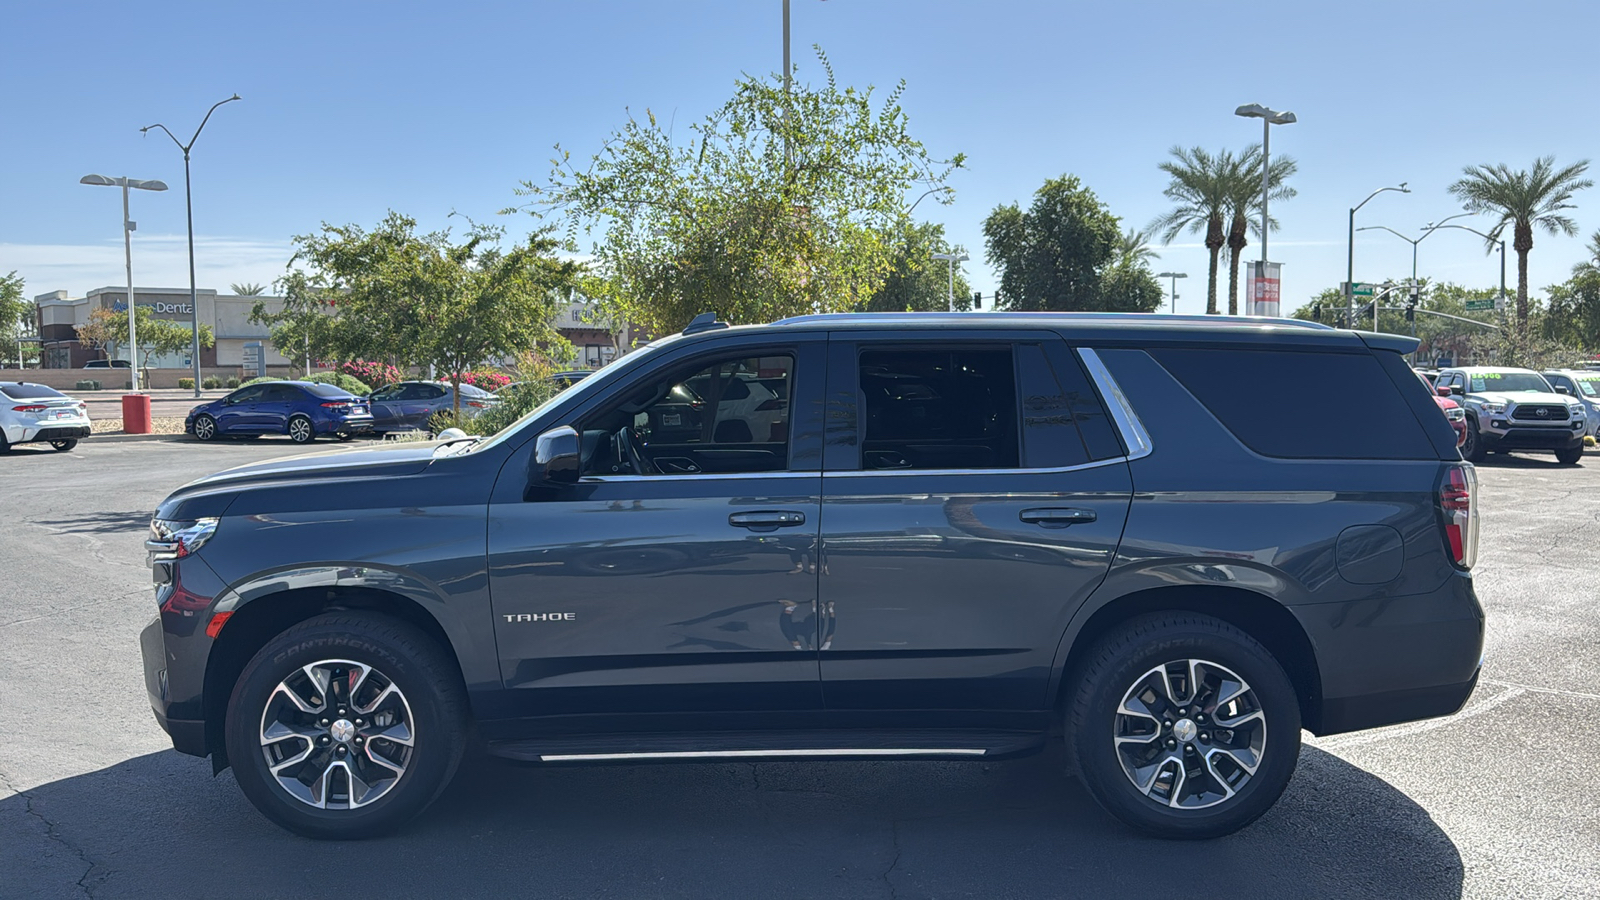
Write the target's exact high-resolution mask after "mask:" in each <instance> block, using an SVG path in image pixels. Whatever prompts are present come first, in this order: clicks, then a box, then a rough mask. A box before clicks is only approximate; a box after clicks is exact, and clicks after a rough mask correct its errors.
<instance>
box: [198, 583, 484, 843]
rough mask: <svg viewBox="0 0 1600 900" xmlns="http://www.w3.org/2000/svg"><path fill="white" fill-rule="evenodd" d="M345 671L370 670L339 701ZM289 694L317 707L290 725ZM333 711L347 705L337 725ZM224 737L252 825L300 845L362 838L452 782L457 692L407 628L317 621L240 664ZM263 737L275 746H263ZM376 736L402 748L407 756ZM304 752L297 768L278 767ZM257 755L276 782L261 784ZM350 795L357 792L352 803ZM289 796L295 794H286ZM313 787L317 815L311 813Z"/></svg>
mask: <svg viewBox="0 0 1600 900" xmlns="http://www.w3.org/2000/svg"><path fill="white" fill-rule="evenodd" d="M357 666H366V667H370V670H369V671H367V672H364V673H363V674H361V675H360V678H359V680H358V681H357V683H356V684H357V686H356V691H355V693H354V694H353V695H350V694H344V695H343V696H341V688H344V687H345V686H347V685H348V684H349V679H348V677H347V676H348V675H349V674H350V673H351V671H352V669H356V667H357ZM308 670H309V671H310V672H312V673H319V678H320V681H318V680H313V679H312V678H311V677H310V675H309V674H308ZM357 671H359V670H357ZM321 673H326V675H325V677H324V676H322V675H321ZM319 685H320V686H319ZM389 687H393V688H394V689H395V691H394V692H392V693H391V692H389V691H388V688H389ZM280 689H281V690H280ZM345 689H346V690H347V688H345ZM289 691H293V692H295V693H297V694H298V696H300V697H301V699H302V700H303V701H310V700H317V701H319V703H317V704H310V708H311V709H312V712H310V713H302V712H301V711H300V710H301V709H302V708H303V707H298V705H290V701H288V700H287V699H286V698H287V696H288V693H287V692H289ZM319 692H320V693H321V694H322V695H321V696H319ZM379 695H383V696H379ZM374 697H376V698H377V699H373V698H374ZM396 698H398V701H397V700H396ZM341 699H344V700H345V701H346V703H348V706H345V707H343V708H344V709H345V715H343V716H339V715H338V710H339V708H340V707H339V706H338V705H337V704H338V701H339V700H341ZM362 702H365V703H367V704H368V705H367V708H366V709H365V710H363V709H362V708H360V705H359V704H360V703H362ZM330 707H332V709H331V711H330ZM319 712H330V715H329V716H318V715H317V713H319ZM363 712H365V713H367V714H368V715H369V718H370V719H371V720H370V721H364V720H363V719H362V717H361V716H360V715H359V714H361V713H363ZM330 719H331V721H330ZM286 722H287V724H285V723H286ZM322 722H329V723H330V724H329V725H327V726H323V725H322V724H321V723H322ZM354 722H362V725H360V726H355V725H354V724H353V723H354ZM380 723H381V727H380ZM402 724H403V725H404V726H405V729H406V730H405V731H404V733H403V734H402V732H401V731H399V730H398V729H399V726H400V725H402ZM224 728H225V732H226V742H227V749H228V760H229V762H230V763H231V764H232V765H233V769H234V774H235V777H236V778H237V780H238V782H239V788H240V790H242V791H243V792H244V795H245V797H247V798H248V799H249V800H250V802H251V803H252V804H254V805H255V807H256V809H258V810H260V811H261V814H262V815H264V816H266V817H267V818H268V819H270V820H272V821H273V822H274V823H276V824H277V825H279V826H281V827H283V828H285V829H288V830H289V831H292V832H294V833H296V834H300V835H304V836H305V837H310V838H319V839H333V840H348V839H357V838H365V837H372V836H375V835H379V834H383V833H384V832H387V831H391V830H393V829H395V828H397V827H399V826H400V825H402V824H404V823H405V822H407V821H409V820H410V819H412V818H413V817H415V816H416V815H417V814H418V813H420V812H422V810H423V809H424V808H426V807H427V806H428V804H430V803H432V802H433V800H434V799H435V798H436V797H438V796H439V795H440V794H441V793H443V792H444V789H445V787H446V786H447V785H448V784H449V783H450V779H451V778H452V777H454V775H455V772H456V768H457V766H459V765H460V762H461V756H462V751H463V749H464V748H465V746H466V741H467V732H468V721H467V700H466V690H465V687H464V686H463V685H462V681H461V674H460V672H459V671H458V670H457V669H456V666H455V664H454V663H453V662H451V660H450V658H449V656H448V655H447V654H446V653H445V652H444V651H443V649H441V648H440V647H439V646H438V645H437V644H435V643H434V642H433V640H432V639H431V638H429V637H428V636H427V635H425V634H423V633H422V632H421V631H419V630H418V629H416V628H414V627H412V626H411V625H408V624H406V623H404V622H401V621H398V620H396V619H391V618H389V617H387V616H383V615H379V614H375V613H327V614H324V615H320V616H317V617H315V618H312V619H308V620H306V621H304V622H301V623H300V624H298V625H296V626H294V627H293V628H290V629H289V630H287V631H285V632H284V633H282V634H280V635H278V636H277V637H275V638H273V639H272V640H271V641H268V642H267V645H266V646H265V647H263V648H261V651H260V652H259V653H257V654H256V655H255V657H254V658H253V659H251V660H250V663H249V664H248V665H246V666H245V669H244V671H243V672H242V673H241V674H240V676H239V680H238V682H237V683H236V684H235V685H234V689H233V695H232V697H231V699H229V701H228V713H227V719H226V724H225V726H224ZM269 731H271V732H272V733H273V736H274V737H275V738H276V739H275V740H273V741H271V742H270V743H269V744H263V735H264V734H266V733H268V732H269ZM300 732H303V733H305V734H307V735H310V737H300V736H297V734H298V733H300ZM383 735H389V736H405V737H409V738H410V739H411V740H412V742H413V743H412V745H411V746H410V748H409V749H408V748H406V747H405V746H404V745H403V744H401V743H395V742H393V741H389V742H386V739H385V738H384V737H383ZM368 737H370V743H369V741H368V740H366V738H368ZM319 744H320V746H319ZM341 748H342V749H341ZM308 751H309V753H308V755H307V756H306V757H305V758H304V761H303V763H301V764H292V763H291V764H287V765H286V764H285V761H289V760H293V759H294V757H296V756H299V755H300V754H302V753H307V752H308ZM269 754H273V758H274V759H275V760H277V764H278V765H279V766H280V775H281V776H282V777H283V779H284V782H280V780H279V776H278V775H274V774H273V773H272V771H271V768H270V765H271V764H269V762H268V755H269ZM336 754H337V755H336ZM375 756H378V757H383V758H385V759H387V760H389V761H390V763H396V762H398V763H399V765H400V768H401V769H402V771H401V772H400V774H399V775H397V776H396V775H391V774H390V773H391V772H392V770H393V768H394V767H393V765H389V766H381V765H379V764H378V763H377V762H376V761H375V759H374V757H375ZM353 770H354V771H355V772H356V773H357V781H356V782H355V783H353V782H352V781H351V780H350V775H349V773H350V772H352V771H353ZM319 773H322V774H320V775H319ZM304 779H310V783H309V784H308V783H306V782H305V780H304ZM362 779H365V781H363V780H362ZM357 783H360V784H362V785H363V786H365V787H366V788H367V789H366V791H364V792H362V794H361V795H358V794H357V788H356V784H357ZM290 785H298V789H297V790H298V793H291V786H290ZM319 787H320V788H321V798H322V800H323V806H322V807H321V808H319V807H318V806H317V805H315V802H316V799H317V797H318V788H319ZM341 787H342V789H343V794H342V799H341V793H340V791H341Z"/></svg>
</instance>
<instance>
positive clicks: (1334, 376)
mask: <svg viewBox="0 0 1600 900" xmlns="http://www.w3.org/2000/svg"><path fill="white" fill-rule="evenodd" d="M1149 353H1150V355H1151V356H1152V357H1154V358H1155V360H1156V361H1157V362H1159V363H1160V364H1161V365H1162V367H1164V368H1165V369H1166V370H1167V371H1168V372H1170V373H1172V376H1173V377H1174V378H1176V379H1177V380H1178V382H1179V383H1181V384H1182V385H1183V386H1184V387H1185V388H1187V389H1188V390H1189V392H1190V393H1191V394H1194V396H1195V398H1196V399H1198V400H1199V401H1200V403H1201V404H1202V405H1204V406H1205V407H1206V409H1207V410H1209V411H1210V412H1211V414H1212V415H1213V416H1215V417H1216V418H1217V420H1218V421H1219V422H1221V423H1222V424H1223V425H1224V426H1225V427H1226V428H1227V429H1228V430H1229V431H1231V432H1233V435H1234V436H1235V437H1237V438H1238V439H1239V441H1240V443H1242V444H1244V445H1245V446H1246V447H1249V448H1250V449H1251V450H1254V451H1255V452H1257V453H1259V454H1261V455H1263V456H1275V457H1281V458H1287V459H1435V458H1437V455H1436V451H1435V449H1434V447H1433V444H1432V442H1431V441H1430V440H1429V438H1428V434H1427V432H1425V431H1424V430H1423V427H1422V424H1421V423H1420V422H1419V421H1417V417H1416V415H1415V414H1413V412H1412V411H1411V407H1410V404H1409V403H1407V401H1406V398H1405V397H1402V396H1401V395H1400V392H1399V389H1398V388H1397V387H1396V385H1395V383H1394V382H1393V381H1391V380H1390V378H1389V376H1388V375H1387V374H1386V373H1385V372H1384V370H1383V367H1382V366H1381V365H1380V364H1379V362H1378V360H1377V359H1376V358H1374V357H1373V356H1372V355H1371V354H1365V353H1325V352H1311V351H1281V350H1234V349H1221V348H1219V349H1215V350H1211V349H1179V348H1156V349H1152V350H1150V351H1149ZM1413 383H1414V382H1413ZM1417 387H1418V388H1419V389H1420V387H1421V386H1420V385H1417Z"/></svg>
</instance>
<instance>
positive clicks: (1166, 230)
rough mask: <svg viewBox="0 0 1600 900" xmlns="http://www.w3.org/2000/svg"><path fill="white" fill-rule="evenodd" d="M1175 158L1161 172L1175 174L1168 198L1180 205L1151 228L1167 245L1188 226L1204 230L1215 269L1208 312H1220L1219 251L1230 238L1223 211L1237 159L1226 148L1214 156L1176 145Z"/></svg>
mask: <svg viewBox="0 0 1600 900" xmlns="http://www.w3.org/2000/svg"><path fill="white" fill-rule="evenodd" d="M1169 152H1170V153H1171V154H1172V159H1169V160H1167V161H1166V162H1164V163H1162V164H1161V165H1160V169H1161V171H1163V172H1165V173H1167V175H1169V176H1171V178H1172V180H1171V181H1170V182H1168V184H1167V188H1166V190H1164V191H1162V193H1163V194H1164V195H1166V197H1167V199H1169V200H1174V201H1177V204H1178V205H1177V206H1175V207H1173V209H1172V210H1171V211H1170V212H1168V213H1166V214H1165V215H1163V216H1161V217H1160V218H1158V219H1156V220H1155V221H1154V222H1152V223H1150V230H1151V231H1153V232H1156V233H1157V234H1160V235H1161V242H1162V243H1163V244H1170V243H1172V239H1173V238H1175V237H1177V236H1178V234H1179V233H1180V232H1182V231H1184V230H1185V229H1187V230H1188V231H1189V232H1190V233H1193V234H1200V233H1202V232H1203V233H1204V234H1205V236H1206V249H1207V250H1209V251H1211V269H1210V272H1209V280H1208V281H1207V283H1206V312H1207V313H1208V314H1211V315H1215V314H1216V312H1217V253H1218V252H1219V251H1221V250H1222V245H1223V244H1224V243H1225V242H1226V241H1227V237H1226V235H1224V234H1223V231H1222V214H1223V211H1224V210H1226V209H1227V207H1228V187H1229V178H1228V173H1229V172H1230V171H1232V170H1233V168H1234V167H1235V166H1236V165H1237V162H1236V161H1235V160H1234V158H1233V153H1232V152H1231V151H1228V150H1224V151H1222V152H1221V153H1219V154H1216V155H1212V154H1210V153H1207V152H1206V151H1205V150H1204V149H1203V148H1200V147H1192V148H1189V149H1187V150H1186V149H1184V148H1182V147H1173V148H1172V150H1171V151H1169Z"/></svg>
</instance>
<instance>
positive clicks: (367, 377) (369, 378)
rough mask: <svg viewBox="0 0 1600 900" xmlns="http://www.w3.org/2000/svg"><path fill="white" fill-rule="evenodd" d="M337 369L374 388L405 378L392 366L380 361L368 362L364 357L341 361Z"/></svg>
mask: <svg viewBox="0 0 1600 900" xmlns="http://www.w3.org/2000/svg"><path fill="white" fill-rule="evenodd" d="M339 371H340V372H343V373H344V374H346V375H349V376H350V377H352V378H356V379H359V380H360V381H361V383H363V384H368V385H371V386H372V387H375V388H380V387H383V386H384V385H386V384H394V383H395V382H397V381H404V380H405V376H404V375H403V374H402V373H401V371H400V370H399V369H397V368H395V367H394V366H391V365H389V364H388V363H382V362H368V361H367V360H364V359H353V360H351V361H349V362H347V363H342V364H341V365H340V366H339Z"/></svg>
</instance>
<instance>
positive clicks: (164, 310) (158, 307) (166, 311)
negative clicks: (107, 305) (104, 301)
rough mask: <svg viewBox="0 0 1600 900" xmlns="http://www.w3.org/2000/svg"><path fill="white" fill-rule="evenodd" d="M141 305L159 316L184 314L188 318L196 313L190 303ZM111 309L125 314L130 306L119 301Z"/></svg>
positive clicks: (150, 303)
mask: <svg viewBox="0 0 1600 900" xmlns="http://www.w3.org/2000/svg"><path fill="white" fill-rule="evenodd" d="M139 305H140V306H142V307H144V308H145V309H148V310H150V311H151V312H153V313H156V314H157V315H178V314H179V313H182V314H183V315H186V316H187V315H191V314H193V313H194V306H193V304H189V303H161V302H159V301H152V302H149V303H140V304H139ZM111 308H112V309H114V310H116V311H117V312H123V311H125V310H126V309H127V308H128V304H126V303H124V302H123V301H121V300H118V301H117V302H116V303H113V304H112V305H111Z"/></svg>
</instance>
